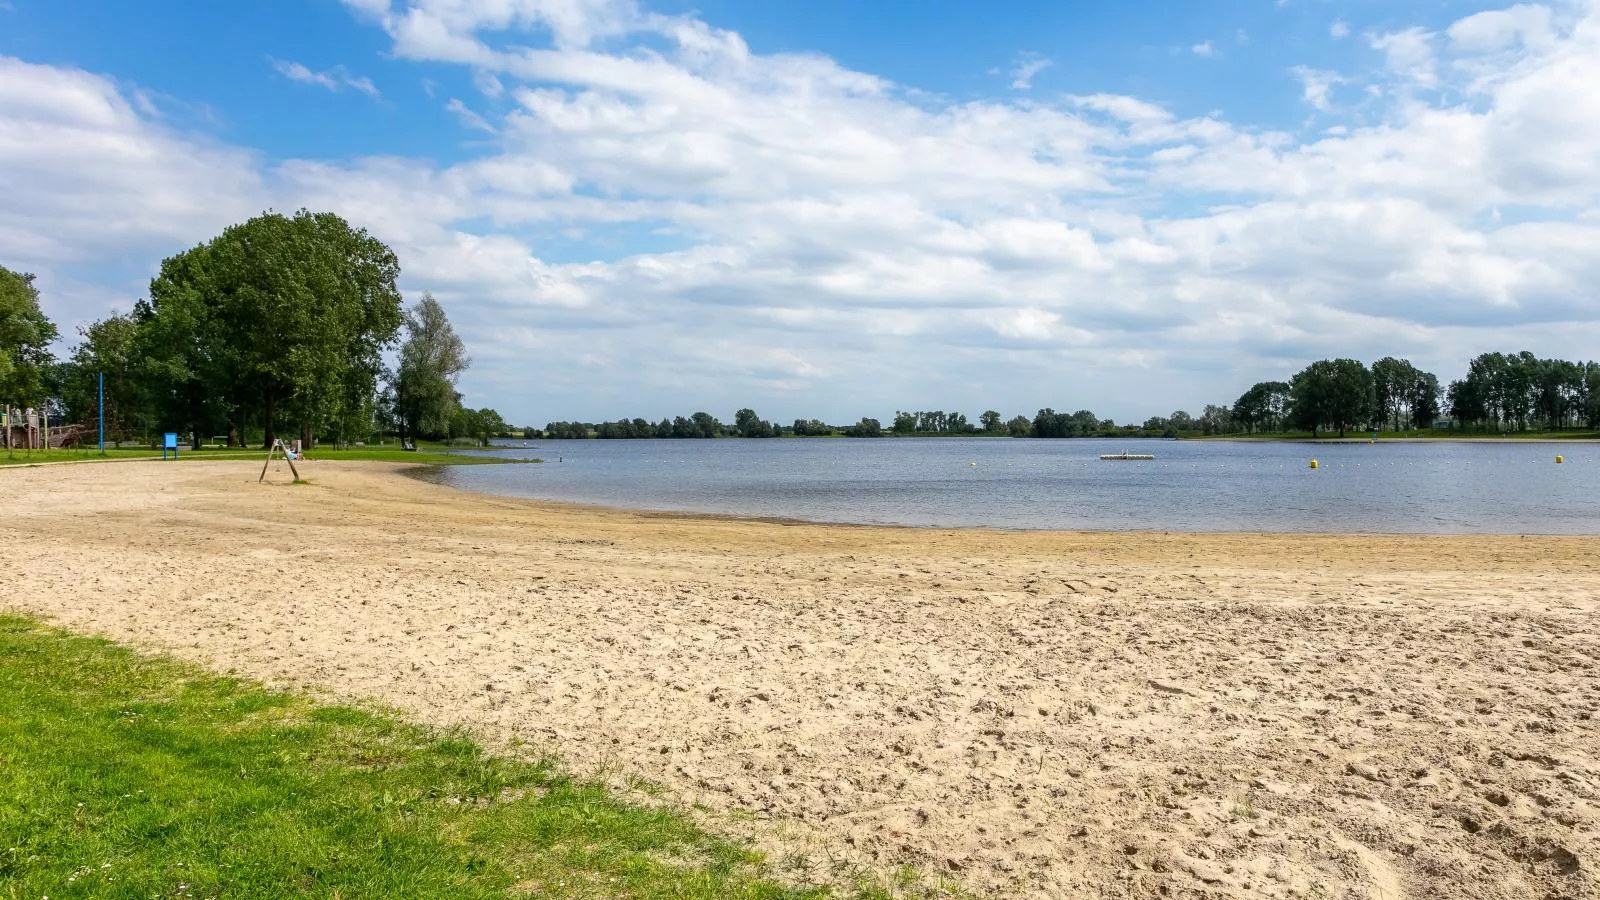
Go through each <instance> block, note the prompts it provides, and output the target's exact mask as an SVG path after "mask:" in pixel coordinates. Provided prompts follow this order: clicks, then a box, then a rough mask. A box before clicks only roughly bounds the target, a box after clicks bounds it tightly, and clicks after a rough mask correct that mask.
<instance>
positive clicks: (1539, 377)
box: [1434, 350, 1600, 431]
mask: <svg viewBox="0 0 1600 900" xmlns="http://www.w3.org/2000/svg"><path fill="white" fill-rule="evenodd" d="M1437 390H1438V384H1437V382H1435V383H1434V391H1435V394H1437ZM1449 399H1450V409H1451V413H1452V414H1453V415H1454V416H1455V417H1456V419H1457V420H1459V421H1460V422H1461V423H1462V424H1464V425H1468V426H1478V427H1482V428H1488V429H1493V430H1497V431H1524V430H1527V429H1528V428H1530V427H1532V426H1534V425H1536V424H1537V425H1542V426H1543V427H1545V428H1549V429H1552V430H1555V429H1561V428H1572V427H1576V426H1579V425H1585V426H1587V427H1589V428H1596V427H1600V363H1594V362H1587V363H1577V362H1568V361H1566V360H1561V359H1538V358H1536V357H1535V356H1534V355H1533V354H1532V353H1529V352H1528V351H1526V350H1524V351H1522V352H1521V353H1515V354H1509V353H1485V354H1482V355H1481V356H1478V357H1477V358H1476V359H1474V360H1472V362H1471V363H1469V364H1468V366H1467V374H1466V377H1464V378H1462V379H1461V380H1460V381H1455V382H1451V384H1450V390H1449Z"/></svg>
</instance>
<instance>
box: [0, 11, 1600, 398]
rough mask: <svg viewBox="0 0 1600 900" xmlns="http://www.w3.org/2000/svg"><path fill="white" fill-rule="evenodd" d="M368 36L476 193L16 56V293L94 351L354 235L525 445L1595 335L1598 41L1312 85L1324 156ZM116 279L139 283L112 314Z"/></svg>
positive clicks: (1250, 137)
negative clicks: (435, 111)
mask: <svg viewBox="0 0 1600 900" xmlns="http://www.w3.org/2000/svg"><path fill="white" fill-rule="evenodd" d="M347 2H348V0H347ZM352 5H353V6H354V5H356V4H354V3H352ZM359 5H360V11H359V12H360V15H362V16H364V17H367V18H368V19H369V20H370V21H373V22H376V23H380V24H381V26H382V27H384V28H386V29H387V30H388V31H389V33H390V34H391V36H392V37H393V40H394V41H395V48H396V53H397V54H398V55H400V56H402V57H405V56H418V57H420V58H427V59H431V60H433V61H434V62H435V63H438V62H454V63H457V64H460V65H463V66H466V67H467V71H466V72H464V73H463V74H468V75H472V76H473V82H474V84H475V85H476V86H477V87H478V90H479V94H481V95H482V97H483V98H484V100H485V102H481V103H476V104H474V105H475V106H477V107H478V108H477V109H472V108H470V107H468V105H467V104H466V103H464V102H461V101H459V100H457V99H455V98H452V100H451V103H450V104H449V105H448V106H447V109H449V110H450V111H451V112H452V113H453V114H454V115H456V116H457V117H459V118H460V120H461V122H462V124H463V126H464V127H465V128H467V129H471V130H474V131H478V132H482V134H479V135H476V138H477V142H475V143H473V144H470V145H469V146H470V147H471V148H472V152H471V155H469V156H468V158H467V159H465V160H464V161H461V162H458V163H455V164H452V165H444V166H441V165H438V164H435V163H431V162H428V161H423V160H407V159H396V158H389V157H380V158H370V159H358V160H354V161H347V162H328V161H320V160H310V159H307V160H292V161H289V162H286V163H282V164H267V163H264V162H263V161H262V160H261V159H260V158H258V157H257V156H256V155H254V154H252V153H251V152H249V151H246V150H241V149H238V148H230V147H225V146H219V145H217V144H216V143H215V142H214V141H212V140H210V139H207V138H205V137H203V136H198V135H194V134H190V133H184V132H180V131H178V130H175V129H173V128H172V127H170V126H169V125H168V124H166V123H164V122H163V121H162V120H161V119H159V118H158V117H157V116H155V115H154V114H153V113H152V112H151V110H149V109H145V108H142V107H141V105H140V103H139V101H138V99H137V97H138V95H137V93H135V89H133V88H131V87H119V86H118V85H117V84H115V83H114V82H112V81H110V80H108V79H106V78H103V77H100V76H95V75H90V74H88V73H85V72H82V71H78V70H74V69H69V68H59V67H52V66H36V65H28V64H25V63H21V62H18V61H15V60H3V61H0V136H9V139H7V138H6V137H0V171H3V172H5V173H7V176H8V184H13V185H17V186H20V189H17V190H14V191H13V192H12V193H11V194H8V197H7V201H8V202H7V203H6V204H4V205H0V247H3V248H5V252H6V253H7V254H8V258H9V260H8V262H7V264H8V265H12V264H15V265H23V266H25V267H28V268H33V269H35V270H38V271H40V272H41V273H42V274H43V276H44V277H45V278H46V279H47V281H46V284H47V286H48V289H47V291H46V295H47V298H50V299H49V302H51V303H55V304H66V306H64V307H63V306H60V305H58V306H55V307H53V308H52V312H53V313H54V314H56V315H57V316H58V317H60V318H62V319H63V320H64V324H67V325H69V326H70V324H71V323H72V322H73V321H75V320H76V319H78V318H82V317H85V316H87V315H92V314H100V313H102V312H103V310H104V308H105V307H107V306H109V305H111V304H112V303H113V302H115V303H116V304H117V305H120V306H121V307H122V308H124V309H125V308H127V306H128V302H129V301H130V300H131V299H133V298H136V297H137V296H138V290H139V289H138V281H139V280H140V278H142V277H148V275H149V270H150V268H151V267H152V266H153V265H154V262H155V261H156V260H158V259H159V258H160V257H162V256H165V255H167V254H169V253H171V252H173V251H175V250H177V249H181V248H182V247H185V246H188V245H190V244H192V243H194V242H196V241H198V240H202V239H204V238H205V237H207V236H209V235H210V234H213V233H215V232H216V231H217V230H219V229H220V228H221V227H223V226H224V225H226V224H228V223H229V222H231V221H237V220H238V219H240V218H243V217H244V216H247V215H250V214H252V213H254V212H258V211H259V210H261V209H263V208H266V207H268V206H272V207H275V208H278V209H292V208H295V207H297V206H299V205H302V204H306V205H310V206H313V207H316V208H326V209H333V210H335V211H338V212H340V213H342V214H344V215H347V216H349V217H350V218H352V219H353V220H355V221H357V222H358V223H361V224H364V225H366V226H368V227H369V228H371V229H373V230H374V231H375V232H376V233H377V234H378V235H379V236H380V237H382V238H383V239H384V240H386V241H389V242H390V243H391V244H393V246H394V247H395V248H396V250H397V252H398V253H399V255H400V258H401V260H402V262H403V263H404V266H405V276H404V284H405V286H406V287H407V289H408V290H412V291H420V290H423V289H427V290H432V291H433V292H434V293H435V294H436V295H438V296H440V297H441V298H442V299H443V300H444V301H445V302H446V303H447V305H448V306H449V308H450V311H451V315H452V318H454V319H455V320H456V322H457V324H458V326H459V328H460V330H461V331H462V332H463V334H464V335H465V337H466V339H467V340H468V343H469V344H470V345H471V346H472V349H473V355H474V357H475V358H476V359H477V360H478V365H477V366H476V367H475V368H474V369H473V370H472V372H471V373H470V374H469V376H468V378H467V379H466V382H465V383H464V389H465V390H467V391H468V392H469V393H474V394H475V395H476V396H482V397H483V401H482V402H485V403H491V404H494V405H497V406H501V407H503V409H504V411H505V412H506V413H507V414H509V415H510V416H512V417H513V418H516V419H519V420H537V421H541V422H542V421H544V420H546V419H553V418H568V417H576V416H582V417H614V416H617V415H623V414H627V415H636V414H637V415H652V416H657V415H659V414H661V413H674V414H675V413H678V412H682V411H684V410H685V409H687V408H691V407H694V408H707V409H712V410H715V411H719V412H721V411H724V407H726V411H731V410H732V409H734V408H737V407H738V406H742V405H747V404H753V405H755V406H756V408H758V409H761V410H762V412H763V414H765V415H769V416H771V415H774V414H777V415H781V416H797V415H806V416H811V415H820V416H824V417H830V418H837V419H840V420H845V419H852V420H853V419H854V418H856V417H859V416H861V415H880V416H881V415H883V414H885V413H886V411H887V410H891V409H893V408H895V406H896V405H901V406H902V408H903V407H904V405H913V406H915V405H917V404H936V405H939V406H941V407H943V408H952V406H954V405H955V404H961V405H962V406H963V407H971V408H973V409H982V408H984V407H986V406H991V405H995V404H997V403H1004V404H1008V406H1007V407H1006V411H1007V412H1008V414H1009V413H1011V412H1021V411H1026V410H1028V409H1030V408H1037V407H1038V406H1044V405H1055V406H1057V407H1058V408H1059V407H1061V406H1064V405H1070V406H1072V407H1073V408H1076V407H1077V406H1090V407H1092V408H1095V409H1096V410H1097V411H1099V412H1101V413H1102V414H1111V415H1116V416H1117V417H1119V418H1141V417H1142V416H1145V415H1149V414H1151V413H1152V412H1161V413H1165V412H1167V411H1170V407H1172V406H1178V405H1182V406H1189V407H1198V406H1200V405H1202V404H1204V403H1206V402H1221V401H1224V400H1227V399H1229V398H1231V397H1232V396H1235V395H1237V393H1238V392H1239V390H1241V389H1242V388H1243V387H1244V386H1246V385H1248V384H1249V383H1250V382H1252V381H1254V380H1259V379H1261V378H1265V377H1281V376H1283V375H1286V374H1288V372H1287V371H1286V370H1287V369H1288V367H1289V366H1290V365H1298V364H1301V363H1303V362H1304V361H1305V360H1306V359H1308V358H1315V357H1317V356H1320V355H1324V354H1329V353H1339V354H1351V355H1357V356H1363V357H1366V358H1373V357H1376V356H1381V355H1384V354H1388V353H1396V354H1400V355H1410V356H1413V357H1414V358H1416V359H1417V360H1418V361H1419V362H1420V363H1422V364H1424V365H1428V366H1432V367H1435V368H1437V369H1438V370H1439V372H1440V374H1441V375H1443V376H1445V377H1452V376H1453V375H1454V374H1456V371H1457V368H1458V366H1459V364H1460V362H1461V360H1463V359H1465V358H1466V357H1467V356H1470V355H1471V354H1472V353H1475V352H1479V351H1481V350H1485V349H1496V348H1499V349H1508V348H1509V349H1520V347H1521V346H1522V345H1523V344H1524V343H1526V344H1527V345H1528V346H1529V348H1530V349H1534V350H1537V351H1538V352H1540V353H1541V354H1551V355H1565V356H1581V355H1584V354H1585V353H1587V354H1589V355H1592V353H1593V351H1592V347H1593V346H1594V345H1595V341H1596V339H1597V338H1600V327H1597V325H1596V322H1597V321H1600V306H1597V304H1596V301H1595V300H1594V299H1593V295H1592V289H1591V286H1592V285H1593V284H1594V283H1596V282H1597V281H1600V261H1597V260H1600V256H1597V254H1596V253H1595V252H1594V251H1593V249H1592V248H1594V247H1595V246H1600V149H1597V148H1600V94H1597V93H1596V92H1595V91H1594V90H1593V89H1592V85H1593V84H1596V83H1600V18H1597V17H1596V15H1595V14H1594V13H1590V14H1588V15H1586V16H1584V17H1582V18H1579V19H1563V18H1562V17H1561V16H1555V17H1553V18H1552V19H1550V20H1549V29H1548V31H1541V30H1540V28H1539V25H1540V22H1541V21H1542V20H1541V19H1539V18H1538V15H1537V14H1536V13H1528V12H1526V11H1524V12H1519V13H1516V14H1515V18H1514V21H1513V22H1512V24H1507V22H1506V21H1504V20H1496V19H1493V18H1491V19H1477V20H1476V21H1474V18H1476V17H1472V18H1468V19H1465V20H1463V22H1462V23H1457V26H1453V27H1451V28H1449V29H1443V30H1441V32H1440V34H1439V35H1433V34H1432V33H1430V32H1427V31H1422V30H1420V29H1412V30H1399V31H1396V32H1394V33H1392V34H1389V35H1385V36H1382V37H1374V38H1372V39H1371V41H1372V44H1373V46H1374V47H1376V48H1377V49H1379V50H1381V51H1382V52H1383V54H1384V57H1385V60H1386V63H1387V65H1386V68H1385V71H1384V72H1382V73H1378V74H1376V75H1374V76H1373V77H1372V79H1371V80H1370V81H1369V79H1368V78H1367V77H1366V76H1362V77H1361V78H1360V80H1359V81H1357V80H1356V78H1355V77H1354V76H1350V75H1341V74H1338V73H1333V72H1328V71H1322V70H1317V69H1313V68H1309V67H1301V68H1296V69H1295V70H1293V72H1292V75H1293V77H1296V78H1298V79H1299V81H1300V82H1301V84H1302V85H1303V87H1304V91H1305V98H1306V101H1307V102H1308V103H1310V104H1312V105H1313V106H1316V107H1318V108H1323V109H1328V110H1329V111H1330V112H1331V111H1333V110H1334V108H1335V104H1334V103H1333V96H1332V94H1331V91H1332V88H1333V86H1334V85H1337V84H1339V83H1341V82H1342V81H1343V80H1345V79H1347V78H1348V79H1350V80H1351V81H1352V82H1354V83H1353V84H1352V86H1351V90H1352V91H1356V90H1359V89H1360V88H1362V87H1371V88H1373V89H1375V90H1377V91H1379V94H1380V96H1378V97H1376V98H1374V99H1371V100H1367V101H1364V105H1363V106H1362V107H1361V112H1362V115H1361V116H1360V117H1349V118H1339V119H1338V120H1337V124H1336V125H1334V126H1332V127H1327V128H1324V129H1323V130H1322V131H1320V132H1319V133H1316V134H1313V135H1309V136H1308V135H1306V134H1302V133H1300V132H1286V131H1278V130H1273V129H1271V128H1264V127H1260V126H1259V125H1258V124H1256V123H1248V122H1230V121H1225V120H1223V119H1220V118H1216V117H1186V116H1183V115H1180V114H1179V113H1177V112H1174V110H1173V109H1169V108H1168V107H1166V106H1164V105H1162V103H1160V102H1157V99H1156V98H1149V97H1133V96H1125V95H1119V94H1103V93H1102V94H1083V95H1078V96H1070V97H1065V98H1061V99H1029V100H1027V101H1017V102H1011V101H1006V100H995V99H987V100H984V99H960V100H948V99H940V98H937V97H931V96H930V95H926V94H917V95H912V94H911V93H910V91H909V90H908V89H906V88H903V87H901V86H898V85H895V84H892V83H890V82H887V81H885V80H884V79H881V78H878V77H875V76H873V75H871V74H868V73H862V72H856V71H851V70H848V69H845V68H843V67H842V66H840V65H838V64H837V63H835V62H834V61H832V60H830V59H827V58H825V57H820V56H816V55H809V54H761V53H756V52H753V51H752V50H750V48H749V47H748V46H746V45H745V43H744V42H743V40H741V39H740V38H739V36H738V35H736V34H732V33H730V32H726V31H722V30H718V29H716V28H714V27H712V26H711V25H709V24H707V23H704V22H700V21H698V20H696V19H692V18H681V17H661V16H655V15H652V14H649V13H646V12H642V11H640V10H639V9H637V8H635V7H632V6H624V5H618V4H615V3H596V4H585V3H582V2H578V0H568V2H567V3H566V4H564V5H563V4H558V3H555V2H554V0H545V2H531V0H492V2H491V0H409V2H404V3H399V2H397V3H387V2H379V0H364V2H362V3H361V4H359ZM502 32H511V34H509V35H508V34H506V33H502ZM629 35H639V38H638V40H637V41H635V40H633V39H631V38H629ZM1530 35H1531V36H1532V37H1530ZM307 71H308V72H310V70H307ZM1419 73H1431V77H1432V79H1433V81H1432V84H1433V89H1424V82H1425V79H1424V78H1422V77H1420V76H1419ZM310 74H311V75H316V74H318V73H315V72H310ZM321 74H323V75H328V73H321ZM329 77H332V76H329ZM1285 77H1289V76H1285ZM489 78H492V79H494V82H493V83H494V84H498V85H500V88H501V90H500V91H499V92H498V94H496V93H495V92H492V91H486V90H484V87H485V85H488V84H489V81H488V79H489ZM445 96H448V95H445ZM1462 97H1467V98H1469V99H1468V100H1462V99H1460V98H1462ZM489 101H493V102H489ZM1321 118H1322V117H1319V121H1320V120H1321ZM489 129H494V132H492V133H491V132H490V131H489ZM18 135H25V136H26V137H25V138H24V139H18V138H17V137H16V136H18ZM1496 209H1499V210H1501V211H1503V212H1504V213H1505V215H1504V219H1503V220H1502V221H1496V220H1495V218H1494V211H1495V210H1496ZM1513 210H1515V211H1516V212H1515V213H1513V212H1512V211H1513ZM573 241H577V242H578V243H575V244H574V243H571V242H573ZM107 260H112V261H116V260H132V261H133V262H131V263H127V264H126V265H128V266H130V267H131V273H132V274H130V275H129V276H128V277H127V278H124V279H123V280H122V281H118V282H116V283H115V284H114V285H112V286H111V287H109V288H106V287H101V288H95V287H92V286H91V281H92V280H91V279H88V278H86V277H84V276H83V275H82V272H83V271H85V270H87V268H90V267H95V268H98V267H100V266H103V265H104V264H105V261H107ZM932 359H937V360H938V365H931V364H930V363H929V360H932ZM595 363H598V365H596V364H595ZM1068 372H1070V373H1072V377H1071V379H1070V383H1067V381H1064V380H1063V373H1068ZM535 383H536V384H538V385H539V386H540V390H539V391H538V392H537V393H536V394H530V393H529V392H528V391H527V390H526V385H528V384H535ZM1144 396H1150V397H1160V398H1161V399H1160V402H1161V404H1162V407H1163V408H1161V409H1154V410H1151V409H1145V408H1144V406H1143V405H1142V403H1141V402H1140V400H1139V398H1141V397H1144ZM773 405H775V406H773ZM1012 407H1015V409H1012Z"/></svg>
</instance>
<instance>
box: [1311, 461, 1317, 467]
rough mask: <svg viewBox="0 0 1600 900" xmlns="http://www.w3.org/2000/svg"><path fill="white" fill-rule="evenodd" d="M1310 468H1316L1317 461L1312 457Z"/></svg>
mask: <svg viewBox="0 0 1600 900" xmlns="http://www.w3.org/2000/svg"><path fill="white" fill-rule="evenodd" d="M1311 468H1313V469H1315V468H1317V461H1316V460H1314V459H1313V460H1312V461H1311Z"/></svg>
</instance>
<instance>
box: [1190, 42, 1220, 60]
mask: <svg viewBox="0 0 1600 900" xmlns="http://www.w3.org/2000/svg"><path fill="white" fill-rule="evenodd" d="M1189 52H1191V53H1193V54H1194V55H1195V56H1213V55H1215V54H1216V52H1217V50H1216V48H1215V47H1213V46H1211V42H1210V41H1201V42H1200V43H1198V44H1195V45H1194V46H1193V47H1190V48H1189Z"/></svg>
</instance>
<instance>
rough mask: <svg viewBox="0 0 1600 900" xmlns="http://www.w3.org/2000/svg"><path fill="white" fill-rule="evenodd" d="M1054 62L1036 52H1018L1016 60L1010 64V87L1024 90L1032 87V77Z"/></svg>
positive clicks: (1015, 89)
mask: <svg viewBox="0 0 1600 900" xmlns="http://www.w3.org/2000/svg"><path fill="white" fill-rule="evenodd" d="M1052 65H1054V63H1052V62H1051V61H1050V60H1048V59H1045V58H1044V57H1042V56H1040V55H1038V54H1037V53H1022V54H1018V56H1017V59H1016V62H1015V63H1013V64H1012V66H1011V72H1010V73H1009V74H1010V75H1011V89H1012V90H1014V91H1026V90H1028V89H1030V88H1032V87H1033V77H1034V76H1035V75H1038V74H1039V73H1040V72H1043V71H1044V70H1045V69H1048V68H1050V67H1051V66H1052Z"/></svg>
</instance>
